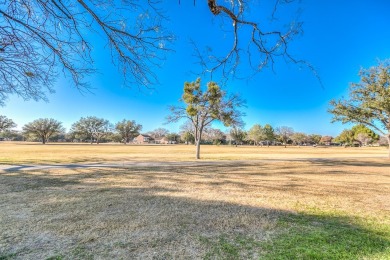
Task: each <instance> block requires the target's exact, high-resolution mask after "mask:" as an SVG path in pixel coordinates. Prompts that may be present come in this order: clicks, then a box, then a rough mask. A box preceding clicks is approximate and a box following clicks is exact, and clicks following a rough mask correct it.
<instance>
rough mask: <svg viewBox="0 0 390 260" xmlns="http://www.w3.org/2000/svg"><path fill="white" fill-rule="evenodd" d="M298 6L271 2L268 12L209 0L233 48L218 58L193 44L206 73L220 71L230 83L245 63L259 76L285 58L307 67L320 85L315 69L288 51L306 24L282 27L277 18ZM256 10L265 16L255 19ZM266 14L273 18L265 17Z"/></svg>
mask: <svg viewBox="0 0 390 260" xmlns="http://www.w3.org/2000/svg"><path fill="white" fill-rule="evenodd" d="M272 2H273V4H272ZM296 2H298V1H295V0H275V1H269V2H267V3H271V4H270V5H269V6H268V8H267V6H260V5H259V3H258V2H257V1H250V0H225V1H223V0H207V4H208V8H209V10H210V12H211V13H212V14H213V15H214V16H215V17H218V18H219V19H220V20H221V21H222V23H223V26H222V27H223V28H222V29H223V30H224V31H227V32H230V34H231V37H230V38H231V46H230V48H229V49H228V50H223V54H222V55H217V54H216V53H215V51H213V48H210V47H208V48H206V49H205V50H201V49H200V48H199V47H198V44H197V43H196V42H195V41H192V44H193V45H194V49H195V56H197V57H198V63H199V64H200V65H201V66H202V67H203V72H204V73H205V72H207V73H210V74H211V77H212V75H213V73H214V72H216V71H219V72H221V74H222V77H223V78H224V79H228V78H231V77H236V76H238V75H236V74H237V71H239V65H240V64H242V63H243V61H244V63H245V64H248V63H249V65H250V66H251V68H252V69H253V71H252V72H253V73H257V72H259V71H261V70H262V69H263V68H264V67H266V66H271V67H272V68H273V66H274V63H275V62H276V61H277V60H278V59H279V58H283V59H284V60H285V61H290V62H293V63H296V64H303V65H305V66H306V67H307V68H308V69H310V70H311V71H312V72H313V73H314V75H315V76H316V77H317V79H318V80H319V81H320V78H319V76H318V74H317V72H316V70H315V68H314V67H313V66H312V65H311V64H310V63H308V62H307V61H305V60H300V59H296V58H294V57H293V56H292V55H291V54H290V52H289V49H288V46H289V44H290V42H291V41H292V40H293V39H294V38H295V36H297V35H299V34H301V33H302V22H299V21H298V19H296V18H291V20H288V21H286V24H284V25H281V19H279V18H280V17H277V16H278V9H279V7H280V6H281V5H287V4H289V5H292V4H294V3H296ZM251 9H252V10H251ZM253 9H256V12H262V13H263V15H260V16H254V15H253ZM266 10H268V11H269V15H264V12H266ZM267 17H268V18H269V19H268V21H266V19H267ZM282 18H284V16H283V17H282ZM287 19H289V18H287ZM218 48H220V47H219V46H218ZM320 84H322V83H321V81H320Z"/></svg>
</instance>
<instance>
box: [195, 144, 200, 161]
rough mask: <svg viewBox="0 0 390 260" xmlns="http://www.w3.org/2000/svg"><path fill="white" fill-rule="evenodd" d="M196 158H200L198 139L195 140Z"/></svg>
mask: <svg viewBox="0 0 390 260" xmlns="http://www.w3.org/2000/svg"><path fill="white" fill-rule="evenodd" d="M196 159H197V160H199V159H200V140H197V141H196Z"/></svg>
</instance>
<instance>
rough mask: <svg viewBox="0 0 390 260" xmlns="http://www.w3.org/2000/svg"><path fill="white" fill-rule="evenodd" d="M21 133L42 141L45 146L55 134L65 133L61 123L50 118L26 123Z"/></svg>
mask: <svg viewBox="0 0 390 260" xmlns="http://www.w3.org/2000/svg"><path fill="white" fill-rule="evenodd" d="M23 132H24V134H26V135H32V136H34V137H36V138H39V139H41V140H42V144H46V143H47V142H48V141H49V138H50V137H51V136H53V135H55V134H61V133H64V132H65V128H64V127H62V123H61V122H59V121H57V120H55V119H52V118H40V119H37V120H34V121H32V122H30V123H27V124H25V125H24V126H23Z"/></svg>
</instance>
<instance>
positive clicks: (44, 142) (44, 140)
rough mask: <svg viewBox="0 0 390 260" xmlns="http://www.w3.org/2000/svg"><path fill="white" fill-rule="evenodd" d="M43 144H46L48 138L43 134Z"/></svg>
mask: <svg viewBox="0 0 390 260" xmlns="http://www.w3.org/2000/svg"><path fill="white" fill-rule="evenodd" d="M42 144H46V138H45V137H44V136H42Z"/></svg>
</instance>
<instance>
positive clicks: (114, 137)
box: [0, 115, 387, 146]
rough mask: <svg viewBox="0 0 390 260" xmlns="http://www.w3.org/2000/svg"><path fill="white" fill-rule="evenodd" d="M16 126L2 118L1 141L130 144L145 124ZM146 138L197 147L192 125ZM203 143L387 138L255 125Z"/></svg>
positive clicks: (213, 131)
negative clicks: (313, 132)
mask: <svg viewBox="0 0 390 260" xmlns="http://www.w3.org/2000/svg"><path fill="white" fill-rule="evenodd" d="M16 126H17V124H16V123H15V122H14V121H13V120H12V119H10V118H8V117H6V116H4V115H0V138H1V140H10V141H37V142H38V141H39V142H42V143H43V144H45V143H47V142H88V143H91V144H93V143H96V144H99V143H106V142H116V143H123V144H128V143H132V142H133V140H134V138H135V137H137V136H138V135H139V134H141V133H142V125H141V124H139V123H137V122H136V121H134V120H128V119H123V120H122V121H119V122H117V123H115V124H112V123H111V122H110V121H109V120H107V119H104V118H99V117H96V116H88V117H82V118H80V119H79V120H78V121H77V122H75V123H73V124H72V126H71V128H70V129H69V131H66V130H65V128H64V127H63V126H62V122H60V121H57V120H55V119H52V118H40V119H36V120H33V121H32V122H29V123H27V124H25V125H24V126H23V127H22V131H16V130H14V129H15V128H16ZM144 134H145V135H148V136H151V137H152V138H154V139H159V138H163V137H165V138H166V139H167V140H168V141H169V142H171V143H184V144H195V136H194V134H195V132H194V129H193V125H192V124H191V123H190V122H185V123H184V124H182V125H181V126H180V131H179V132H177V133H176V132H170V131H169V130H168V129H165V128H157V129H155V130H153V131H149V132H145V133H144ZM200 142H201V143H202V144H209V145H226V144H230V145H235V146H239V145H253V146H274V145H283V146H287V145H297V146H308V145H332V144H333V145H345V146H366V145H371V144H373V143H378V144H380V145H386V144H387V142H386V138H384V137H382V138H381V137H380V136H379V135H377V134H376V133H375V132H373V131H372V130H370V129H369V128H367V127H365V126H364V125H356V126H354V127H352V128H351V129H346V130H344V131H342V132H341V133H340V135H338V136H336V137H335V138H333V137H331V136H321V135H319V134H307V133H303V132H295V131H294V129H293V128H291V127H288V126H280V127H275V128H274V127H272V126H271V125H270V124H265V125H264V126H262V125H260V124H254V125H253V126H252V127H251V128H249V130H245V129H243V128H240V127H236V126H232V127H230V128H229V130H228V131H225V132H224V131H222V130H221V129H218V128H213V127H211V126H207V127H205V128H204V129H203V135H202V139H201V141H200Z"/></svg>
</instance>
